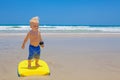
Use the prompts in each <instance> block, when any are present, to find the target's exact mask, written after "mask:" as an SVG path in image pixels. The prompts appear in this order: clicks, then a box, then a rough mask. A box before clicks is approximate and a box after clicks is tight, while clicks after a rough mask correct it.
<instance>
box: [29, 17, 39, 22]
mask: <svg viewBox="0 0 120 80" xmlns="http://www.w3.org/2000/svg"><path fill="white" fill-rule="evenodd" d="M30 23H39V17H38V16H36V17H33V18H32V19H31V20H30Z"/></svg>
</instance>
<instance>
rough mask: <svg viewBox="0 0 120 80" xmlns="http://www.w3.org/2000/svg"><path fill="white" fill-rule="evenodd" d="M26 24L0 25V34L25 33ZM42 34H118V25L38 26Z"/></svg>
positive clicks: (26, 30) (27, 27)
mask: <svg viewBox="0 0 120 80" xmlns="http://www.w3.org/2000/svg"><path fill="white" fill-rule="evenodd" d="M29 30H30V27H29V25H26V24H4V25H2V24H1V25H0V33H26V32H28V31H29ZM39 30H40V31H41V32H42V33H120V25H40V26H39Z"/></svg>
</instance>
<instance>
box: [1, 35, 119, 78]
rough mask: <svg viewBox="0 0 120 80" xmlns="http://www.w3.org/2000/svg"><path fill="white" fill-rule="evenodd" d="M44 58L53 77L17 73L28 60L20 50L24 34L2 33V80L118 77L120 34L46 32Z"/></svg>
mask: <svg viewBox="0 0 120 80" xmlns="http://www.w3.org/2000/svg"><path fill="white" fill-rule="evenodd" d="M42 36H43V40H44V42H45V48H44V49H42V52H41V59H42V60H44V61H46V62H47V63H48V65H49V67H50V71H51V75H50V76H40V77H35V76H34V77H21V78H19V77H18V76H17V65H18V63H19V62H20V61H21V60H24V59H27V56H28V45H29V42H28V43H27V44H26V48H25V49H24V50H23V49H21V45H22V41H23V39H24V37H25V34H24V33H17V34H16V33H15V34H14V33H9V34H8V33H1V34H0V80H119V79H120V76H119V75H120V34H119V33H115V34H113V33H77V34H75V33H74V34H72V33H43V34H42Z"/></svg>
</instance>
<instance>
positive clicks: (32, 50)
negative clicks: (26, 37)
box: [28, 45, 41, 60]
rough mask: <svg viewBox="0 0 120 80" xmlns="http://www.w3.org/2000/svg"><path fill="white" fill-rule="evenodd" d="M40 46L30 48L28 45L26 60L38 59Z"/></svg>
mask: <svg viewBox="0 0 120 80" xmlns="http://www.w3.org/2000/svg"><path fill="white" fill-rule="evenodd" d="M40 51H41V50H40V46H37V47H35V46H32V45H29V56H28V60H31V59H33V58H36V59H39V58H40Z"/></svg>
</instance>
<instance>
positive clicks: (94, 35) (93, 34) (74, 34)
mask: <svg viewBox="0 0 120 80" xmlns="http://www.w3.org/2000/svg"><path fill="white" fill-rule="evenodd" d="M26 34H27V33H0V36H24V35H26ZM41 35H42V36H49V37H50V36H54V37H64V36H67V37H120V33H41Z"/></svg>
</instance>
